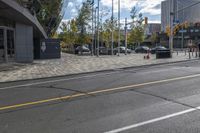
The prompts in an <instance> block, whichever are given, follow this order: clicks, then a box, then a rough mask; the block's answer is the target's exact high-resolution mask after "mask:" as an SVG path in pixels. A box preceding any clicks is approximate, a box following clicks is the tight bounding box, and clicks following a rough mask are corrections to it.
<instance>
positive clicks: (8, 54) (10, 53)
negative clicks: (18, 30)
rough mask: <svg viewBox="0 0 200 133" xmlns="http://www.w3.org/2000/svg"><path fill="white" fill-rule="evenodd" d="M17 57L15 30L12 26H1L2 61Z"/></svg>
mask: <svg viewBox="0 0 200 133" xmlns="http://www.w3.org/2000/svg"><path fill="white" fill-rule="evenodd" d="M14 58H15V32H14V29H12V28H7V27H0V63H2V62H8V61H13V60H14Z"/></svg>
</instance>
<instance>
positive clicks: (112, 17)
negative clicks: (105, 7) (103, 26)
mask: <svg viewBox="0 0 200 133" xmlns="http://www.w3.org/2000/svg"><path fill="white" fill-rule="evenodd" d="M111 21H112V46H111V55H113V47H114V41H113V39H114V34H113V28H114V22H113V21H114V0H112V16H111Z"/></svg>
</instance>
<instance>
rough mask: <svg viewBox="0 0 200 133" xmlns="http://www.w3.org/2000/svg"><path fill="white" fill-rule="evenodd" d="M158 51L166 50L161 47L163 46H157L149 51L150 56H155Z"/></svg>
mask: <svg viewBox="0 0 200 133" xmlns="http://www.w3.org/2000/svg"><path fill="white" fill-rule="evenodd" d="M158 50H159V51H160V50H167V48H165V47H163V46H157V47H154V48H152V49H151V54H156V51H158Z"/></svg>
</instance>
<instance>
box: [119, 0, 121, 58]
mask: <svg viewBox="0 0 200 133" xmlns="http://www.w3.org/2000/svg"><path fill="white" fill-rule="evenodd" d="M120 32H121V31H120V0H118V56H119V54H120Z"/></svg>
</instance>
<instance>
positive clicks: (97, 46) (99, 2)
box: [97, 0, 100, 57]
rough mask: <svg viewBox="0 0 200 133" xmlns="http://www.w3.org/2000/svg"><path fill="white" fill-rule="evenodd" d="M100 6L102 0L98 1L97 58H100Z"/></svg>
mask: <svg viewBox="0 0 200 133" xmlns="http://www.w3.org/2000/svg"><path fill="white" fill-rule="evenodd" d="M99 5H100V0H98V10H97V12H98V13H97V56H98V57H99V8H100V7H99Z"/></svg>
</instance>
